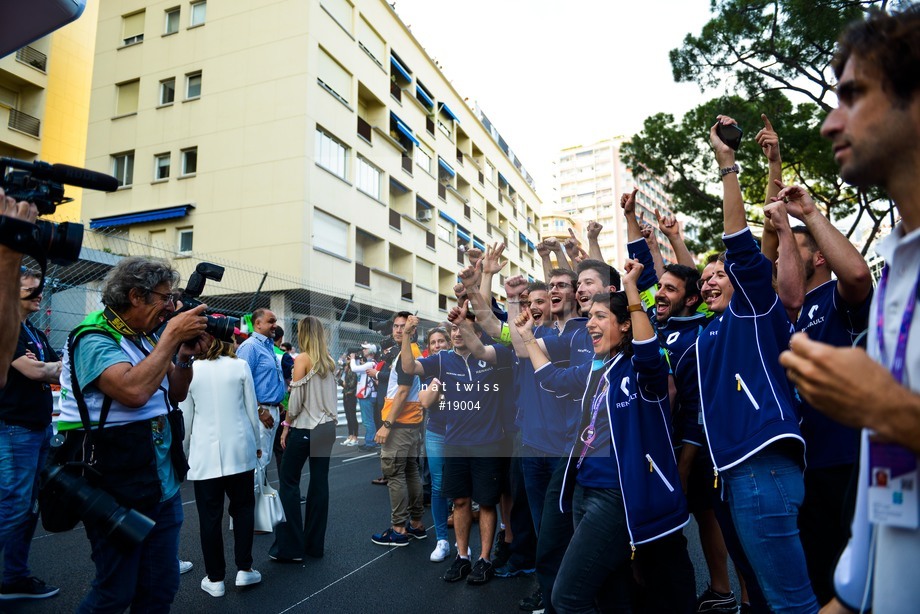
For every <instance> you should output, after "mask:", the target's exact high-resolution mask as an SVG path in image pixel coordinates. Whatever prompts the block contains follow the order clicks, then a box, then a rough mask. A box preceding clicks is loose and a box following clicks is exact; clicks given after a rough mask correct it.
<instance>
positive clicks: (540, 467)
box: [521, 445, 562, 534]
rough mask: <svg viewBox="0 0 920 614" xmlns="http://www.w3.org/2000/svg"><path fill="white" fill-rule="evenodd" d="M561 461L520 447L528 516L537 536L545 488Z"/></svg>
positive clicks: (528, 448)
mask: <svg viewBox="0 0 920 614" xmlns="http://www.w3.org/2000/svg"><path fill="white" fill-rule="evenodd" d="M561 461H562V459H561V458H560V457H558V456H553V455H550V454H548V453H546V452H541V451H540V450H537V449H536V448H531V447H530V446H528V445H523V446H521V464H522V469H523V471H524V488H525V489H526V490H527V502H528V503H529V505H530V516H531V518H533V527H534V529H535V530H536V532H537V534H539V533H540V520H541V519H542V518H543V500H544V499H546V488H547V487H548V486H549V481H550V478H552V477H553V471H555V470H556V466H557V465H559V463H560V462H561ZM557 504H558V501H557Z"/></svg>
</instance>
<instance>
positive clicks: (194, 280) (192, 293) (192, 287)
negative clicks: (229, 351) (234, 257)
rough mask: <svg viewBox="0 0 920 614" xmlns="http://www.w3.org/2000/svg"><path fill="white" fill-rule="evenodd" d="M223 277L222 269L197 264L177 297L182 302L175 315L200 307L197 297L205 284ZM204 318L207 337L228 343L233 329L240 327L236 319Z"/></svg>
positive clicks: (205, 264)
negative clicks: (183, 289)
mask: <svg viewBox="0 0 920 614" xmlns="http://www.w3.org/2000/svg"><path fill="white" fill-rule="evenodd" d="M223 277H224V267H222V266H219V265H216V264H213V263H211V262H199V263H198V266H196V267H195V272H194V273H192V275H191V277H189V279H188V285H187V286H186V287H185V291H184V292H183V293H182V295H181V296H180V297H179V300H180V301H181V302H182V308H181V309H179V310H177V311H176V313H177V314H178V313H182V312H184V311H188V310H189V309H194V308H195V307H197V306H198V305H201V304H202V303H201V301H200V300H198V297H200V296H201V293H202V292H204V284H205V282H206V281H207V280H209V279H210V280H212V281H220V280H221V279H223ZM173 315H175V314H173ZM205 317H206V318H207V319H208V323H207V328H206V329H205V330H206V331H207V333H208V334H209V335H211V336H213V337H217V338H218V339H220V340H221V341H226V342H228V343H229V342H231V341H233V329H234V328H237V327H238V326H239V325H240V321H239V319H238V318H227V317H224V318H217V317H214V316H213V315H205Z"/></svg>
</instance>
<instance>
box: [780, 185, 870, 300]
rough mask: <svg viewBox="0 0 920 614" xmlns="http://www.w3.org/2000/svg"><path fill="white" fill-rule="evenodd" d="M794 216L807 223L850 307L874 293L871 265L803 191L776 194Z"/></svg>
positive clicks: (793, 190) (841, 294) (795, 190)
mask: <svg viewBox="0 0 920 614" xmlns="http://www.w3.org/2000/svg"><path fill="white" fill-rule="evenodd" d="M775 198H776V199H778V200H781V201H783V202H784V203H785V204H786V211H788V212H789V215H791V216H792V217H794V218H796V219H798V220H801V221H802V222H804V223H805V227H806V228H808V231H809V232H810V233H811V236H812V237H813V238H814V240H815V243H817V244H818V249H819V250H820V251H821V255H822V256H824V259H825V260H826V261H827V265H828V267H830V269H831V271H833V272H834V274H835V275H837V290H838V291H839V292H840V296H841V297H842V298H843V300H844V301H846V303H847V304H849V305H858V304H860V303H862V302H863V301H865V300H866V297H868V296H869V293H870V292H871V291H872V275H871V274H870V272H869V265H867V264H866V261H865V259H864V258H863V257H862V255H861V254H860V253H859V251H858V250H857V249H856V248H855V247H854V246H853V244H852V243H850V241H849V240H848V239H847V238H846V237H845V236H844V235H843V233H842V232H840V231H839V230H837V228H835V227H834V225H833V224H831V222H830V220H828V219H827V218H826V217H824V215H823V214H822V213H821V212H820V211H819V210H818V208H817V207H816V206H815V201H814V200H812V198H811V196H810V195H809V194H808V192H806V191H805V190H804V189H803V188H801V187H799V186H789V187H788V188H784V189H783V190H782V191H780V192H778V193H777V194H776V197H775Z"/></svg>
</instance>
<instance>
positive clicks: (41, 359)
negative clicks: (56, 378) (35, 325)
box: [22, 322, 45, 362]
mask: <svg viewBox="0 0 920 614" xmlns="http://www.w3.org/2000/svg"><path fill="white" fill-rule="evenodd" d="M22 327H23V328H24V329H25V331H26V334H27V335H29V339H31V340H32V343H34V344H35V349H37V350H38V360H39V362H45V346H44V345H42V342H41V341H39V339H38V336H37V335H34V334H32V330H31V327H30V326H29V323H28V322H23V323H22Z"/></svg>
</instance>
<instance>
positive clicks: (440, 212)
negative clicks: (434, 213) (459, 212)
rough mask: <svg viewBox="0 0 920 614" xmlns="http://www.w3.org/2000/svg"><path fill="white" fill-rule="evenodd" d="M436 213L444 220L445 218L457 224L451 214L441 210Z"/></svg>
mask: <svg viewBox="0 0 920 614" xmlns="http://www.w3.org/2000/svg"><path fill="white" fill-rule="evenodd" d="M438 215H440V216H441V217H443V218H444V219H445V220H447V221H448V222H450V223H451V224H453V225H454V226H456V225H457V220H455V219H454V218H452V217H451V216H449V215H447V214H446V213H444V212H443V211H438Z"/></svg>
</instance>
